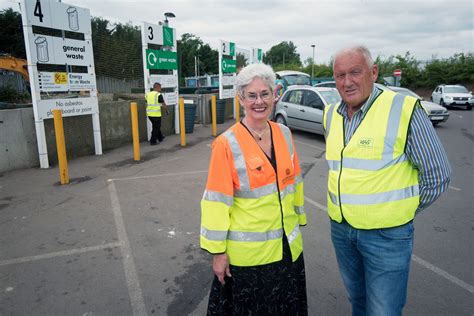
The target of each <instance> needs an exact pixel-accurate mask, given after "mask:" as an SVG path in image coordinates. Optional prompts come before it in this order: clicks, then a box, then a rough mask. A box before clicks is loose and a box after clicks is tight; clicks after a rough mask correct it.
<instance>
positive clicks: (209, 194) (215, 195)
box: [202, 190, 234, 206]
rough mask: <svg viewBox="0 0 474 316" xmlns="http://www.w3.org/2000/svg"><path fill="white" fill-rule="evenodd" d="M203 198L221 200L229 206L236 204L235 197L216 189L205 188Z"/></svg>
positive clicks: (213, 200) (214, 200)
mask: <svg viewBox="0 0 474 316" xmlns="http://www.w3.org/2000/svg"><path fill="white" fill-rule="evenodd" d="M202 199H203V200H206V201H212V202H221V203H224V204H226V205H227V206H232V205H233V204H234V197H232V196H230V195H227V194H224V193H221V192H216V191H210V190H205V191H204V194H203V196H202Z"/></svg>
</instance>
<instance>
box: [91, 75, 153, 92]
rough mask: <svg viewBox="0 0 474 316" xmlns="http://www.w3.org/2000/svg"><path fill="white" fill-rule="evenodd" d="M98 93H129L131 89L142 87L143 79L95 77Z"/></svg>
mask: <svg viewBox="0 0 474 316" xmlns="http://www.w3.org/2000/svg"><path fill="white" fill-rule="evenodd" d="M96 80H97V90H98V91H99V93H115V92H122V93H131V92H132V89H137V88H141V89H142V91H143V89H144V84H143V79H123V80H121V79H116V78H111V77H103V76H101V77H99V76H97V77H96Z"/></svg>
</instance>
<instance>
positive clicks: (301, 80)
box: [276, 70, 311, 92]
mask: <svg viewBox="0 0 474 316" xmlns="http://www.w3.org/2000/svg"><path fill="white" fill-rule="evenodd" d="M276 77H277V81H278V82H280V83H281V84H282V85H283V92H285V90H286V89H287V88H288V87H290V86H293V85H309V86H310V85H311V77H310V76H309V75H308V74H307V73H304V72H301V71H294V70H282V71H277V72H276Z"/></svg>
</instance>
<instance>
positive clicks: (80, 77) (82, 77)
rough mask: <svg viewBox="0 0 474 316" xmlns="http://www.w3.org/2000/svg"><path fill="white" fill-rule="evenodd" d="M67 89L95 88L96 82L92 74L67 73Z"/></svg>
mask: <svg viewBox="0 0 474 316" xmlns="http://www.w3.org/2000/svg"><path fill="white" fill-rule="evenodd" d="M68 79H69V91H83V90H95V88H96V82H95V76H94V75H93V74H79V73H69V74H68Z"/></svg>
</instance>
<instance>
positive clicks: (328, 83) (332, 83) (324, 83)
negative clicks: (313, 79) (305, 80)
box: [313, 81, 336, 88]
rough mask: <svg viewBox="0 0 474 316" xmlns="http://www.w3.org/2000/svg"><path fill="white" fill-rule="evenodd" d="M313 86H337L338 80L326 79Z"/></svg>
mask: <svg viewBox="0 0 474 316" xmlns="http://www.w3.org/2000/svg"><path fill="white" fill-rule="evenodd" d="M313 87H327V88H335V87H336V81H324V82H320V83H317V84H315V85H313Z"/></svg>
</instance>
